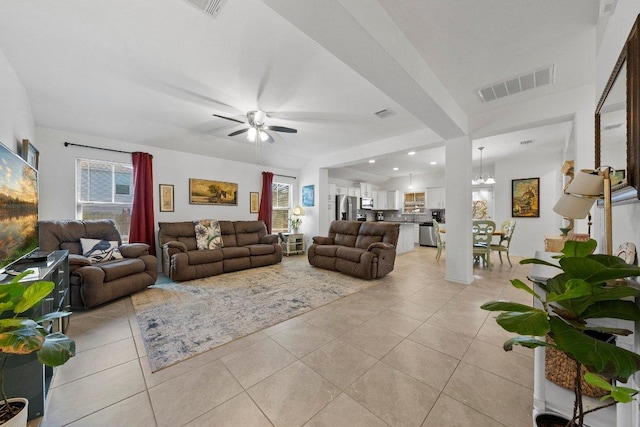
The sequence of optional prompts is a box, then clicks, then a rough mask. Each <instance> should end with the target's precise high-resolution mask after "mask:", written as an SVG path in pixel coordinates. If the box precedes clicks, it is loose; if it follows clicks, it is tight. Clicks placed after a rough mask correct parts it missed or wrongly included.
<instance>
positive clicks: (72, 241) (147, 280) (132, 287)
mask: <svg viewBox="0 0 640 427" xmlns="http://www.w3.org/2000/svg"><path fill="white" fill-rule="evenodd" d="M38 227H39V230H38V231H39V238H40V250H41V251H45V252H49V251H55V250H60V249H66V250H68V251H69V282H70V289H69V292H70V297H71V307H72V308H73V309H83V308H89V307H94V306H96V305H100V304H104V303H105V302H108V301H111V300H113V299H116V298H120V297H123V296H125V295H129V294H132V293H134V292H137V291H140V290H142V289H145V288H146V287H147V286H149V285H153V284H154V283H155V282H156V278H157V276H158V259H157V258H156V257H155V256H153V255H149V245H147V244H145V243H129V244H124V245H123V244H122V239H121V238H120V233H119V232H118V229H117V228H116V226H115V224H114V222H113V221H112V220H110V219H105V220H94V221H75V220H57V221H39V222H38ZM81 238H86V239H98V240H107V241H117V242H118V249H119V251H120V253H121V254H122V258H121V259H113V260H110V261H100V262H95V263H92V262H91V261H90V260H89V259H88V258H86V257H85V256H83V255H82V253H83V252H82V245H81V243H80V239H81Z"/></svg>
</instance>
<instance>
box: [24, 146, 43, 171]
mask: <svg viewBox="0 0 640 427" xmlns="http://www.w3.org/2000/svg"><path fill="white" fill-rule="evenodd" d="M21 154H22V158H23V159H25V160H26V162H27V163H29V164H30V165H31V166H33V168H34V169H38V162H39V161H40V153H39V152H38V150H36V147H34V146H33V144H31V142H29V140H28V139H23V140H22V151H21Z"/></svg>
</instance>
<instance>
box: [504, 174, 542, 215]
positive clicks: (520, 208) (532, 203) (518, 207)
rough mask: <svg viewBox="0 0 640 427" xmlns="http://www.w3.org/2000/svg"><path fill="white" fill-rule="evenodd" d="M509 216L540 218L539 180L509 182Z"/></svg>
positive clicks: (527, 179) (529, 179)
mask: <svg viewBox="0 0 640 427" xmlns="http://www.w3.org/2000/svg"><path fill="white" fill-rule="evenodd" d="M511 216H512V217H514V218H538V217H540V178H524V179H512V180H511Z"/></svg>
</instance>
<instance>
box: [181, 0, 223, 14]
mask: <svg viewBox="0 0 640 427" xmlns="http://www.w3.org/2000/svg"><path fill="white" fill-rule="evenodd" d="M186 1H187V2H188V3H190V4H192V5H193V6H195V7H197V8H198V9H200V10H201V11H203V12H204V13H206V14H207V15H211V16H213V17H214V18H215V17H216V16H218V14H220V9H221V8H222V5H223V4H224V2H225V1H227V0H186Z"/></svg>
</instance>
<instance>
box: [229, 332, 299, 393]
mask: <svg viewBox="0 0 640 427" xmlns="http://www.w3.org/2000/svg"><path fill="white" fill-rule="evenodd" d="M220 360H222V363H224V364H225V366H226V367H227V369H229V371H231V373H232V374H233V376H234V377H236V379H237V380H238V382H239V383H240V384H241V385H242V387H244V388H245V389H247V388H249V387H251V386H252V385H254V384H256V383H257V382H259V381H262V380H263V379H265V378H266V377H268V376H269V375H271V374H273V373H274V372H277V371H279V370H280V369H282V368H284V367H285V366H287V365H289V364H291V363H293V362H295V361H296V360H297V359H296V358H295V357H294V356H293V355H292V354H291V353H289V352H288V351H287V350H285V349H284V348H282V347H281V346H280V345H278V344H277V343H276V342H274V341H273V340H271V339H266V340H262V341H259V342H257V343H255V344H253V345H250V346H249V347H246V348H243V349H242V350H239V351H236V352H233V353H231V354H228V355H226V356H224V357H222V358H221V359H220Z"/></svg>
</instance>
